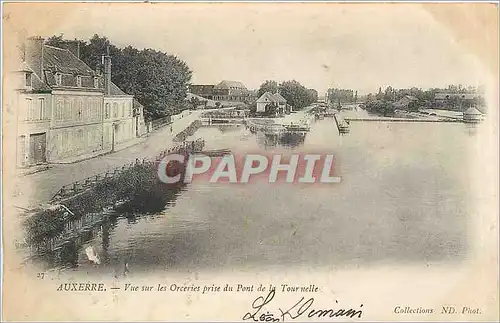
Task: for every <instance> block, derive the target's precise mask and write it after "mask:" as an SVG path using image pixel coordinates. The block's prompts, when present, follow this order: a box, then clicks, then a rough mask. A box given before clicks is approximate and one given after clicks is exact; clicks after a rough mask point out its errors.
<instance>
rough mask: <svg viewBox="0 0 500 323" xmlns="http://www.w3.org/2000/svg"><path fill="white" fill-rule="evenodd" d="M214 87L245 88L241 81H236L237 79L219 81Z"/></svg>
mask: <svg viewBox="0 0 500 323" xmlns="http://www.w3.org/2000/svg"><path fill="white" fill-rule="evenodd" d="M215 87H216V88H219V89H229V88H233V87H236V88H241V89H246V88H247V87H246V86H245V85H244V84H243V83H241V82H238V81H226V80H224V81H222V82H220V83H219V84H217V85H216V86H215Z"/></svg>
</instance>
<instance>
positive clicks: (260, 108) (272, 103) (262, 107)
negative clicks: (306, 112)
mask: <svg viewBox="0 0 500 323" xmlns="http://www.w3.org/2000/svg"><path fill="white" fill-rule="evenodd" d="M256 103H257V110H256V112H258V113H264V112H267V111H268V109H269V108H270V107H274V108H275V111H276V114H283V113H290V111H291V108H290V106H289V105H288V104H287V101H286V99H285V98H284V97H283V96H281V94H279V93H275V94H272V93H271V92H266V93H264V94H262V95H261V96H260V98H258V99H257V101H256Z"/></svg>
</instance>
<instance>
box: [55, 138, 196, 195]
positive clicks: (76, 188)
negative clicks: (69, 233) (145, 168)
mask: <svg viewBox="0 0 500 323" xmlns="http://www.w3.org/2000/svg"><path fill="white" fill-rule="evenodd" d="M204 145H205V141H204V140H203V139H201V138H199V139H196V140H194V141H185V142H183V143H182V144H178V145H176V146H174V147H173V148H170V149H165V150H164V151H162V152H161V153H160V154H159V155H158V156H156V157H155V158H153V159H146V158H144V159H142V160H140V159H138V158H137V159H136V160H135V161H134V162H131V163H129V164H125V165H123V166H120V167H116V168H114V169H112V170H109V171H106V172H104V173H100V174H97V175H93V176H91V177H87V178H85V179H83V180H80V181H76V182H73V183H71V184H68V185H64V186H63V187H61V189H59V191H57V193H56V194H54V196H53V197H52V198H51V199H50V201H49V203H57V202H60V201H61V200H63V199H66V198H68V197H71V196H74V195H76V194H79V193H81V192H84V191H86V190H88V189H90V188H92V187H93V186H94V185H95V184H96V183H98V182H101V181H104V180H108V179H110V178H114V177H116V176H118V175H120V174H121V173H123V172H124V171H126V170H128V169H130V168H132V167H134V166H136V165H139V164H143V165H145V164H152V163H155V162H159V161H160V160H161V159H162V158H163V157H165V156H166V155H168V154H171V153H180V152H192V151H201V150H202V149H203V147H204Z"/></svg>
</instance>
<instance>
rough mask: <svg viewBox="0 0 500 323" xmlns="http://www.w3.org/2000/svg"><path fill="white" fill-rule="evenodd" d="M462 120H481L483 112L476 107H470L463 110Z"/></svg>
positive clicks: (474, 121)
mask: <svg viewBox="0 0 500 323" xmlns="http://www.w3.org/2000/svg"><path fill="white" fill-rule="evenodd" d="M463 120H464V122H467V123H476V122H480V121H482V120H483V114H482V113H481V111H479V110H478V109H476V108H474V107H470V108H468V109H467V110H465V111H464V114H463Z"/></svg>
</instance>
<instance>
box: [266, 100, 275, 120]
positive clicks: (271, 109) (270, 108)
mask: <svg viewBox="0 0 500 323" xmlns="http://www.w3.org/2000/svg"><path fill="white" fill-rule="evenodd" d="M277 111H278V105H277V104H275V103H268V104H266V108H265V115H267V116H269V117H274V116H276V112H277Z"/></svg>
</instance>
